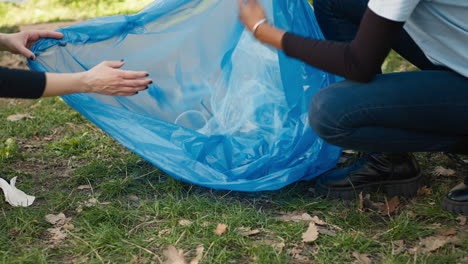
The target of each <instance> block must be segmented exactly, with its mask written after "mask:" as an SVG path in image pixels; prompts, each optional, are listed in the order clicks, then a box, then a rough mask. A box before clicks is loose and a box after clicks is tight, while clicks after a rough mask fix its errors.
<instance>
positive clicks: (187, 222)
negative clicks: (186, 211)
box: [179, 219, 192, 226]
mask: <svg viewBox="0 0 468 264" xmlns="http://www.w3.org/2000/svg"><path fill="white" fill-rule="evenodd" d="M191 224H192V221H190V220H187V219H182V220H180V221H179V225H181V226H189V225H191Z"/></svg>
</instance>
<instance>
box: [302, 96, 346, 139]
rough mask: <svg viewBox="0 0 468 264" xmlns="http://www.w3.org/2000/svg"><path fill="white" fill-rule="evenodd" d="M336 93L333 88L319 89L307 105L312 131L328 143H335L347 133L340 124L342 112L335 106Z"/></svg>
mask: <svg viewBox="0 0 468 264" xmlns="http://www.w3.org/2000/svg"><path fill="white" fill-rule="evenodd" d="M335 99H336V95H335V94H334V91H333V90H330V89H322V90H319V91H318V92H317V93H316V94H315V95H314V97H313V98H312V100H311V102H310V105H309V124H310V126H311V128H312V130H314V132H315V133H316V134H317V135H318V136H319V137H320V138H322V139H323V140H325V141H327V142H328V143H332V144H333V143H335V144H336V142H338V141H340V140H341V138H342V137H343V136H344V135H346V134H347V129H346V128H345V127H342V126H340V124H339V121H340V119H341V118H342V115H343V113H342V112H341V111H339V110H338V108H337V107H336V105H337V102H336V100H335Z"/></svg>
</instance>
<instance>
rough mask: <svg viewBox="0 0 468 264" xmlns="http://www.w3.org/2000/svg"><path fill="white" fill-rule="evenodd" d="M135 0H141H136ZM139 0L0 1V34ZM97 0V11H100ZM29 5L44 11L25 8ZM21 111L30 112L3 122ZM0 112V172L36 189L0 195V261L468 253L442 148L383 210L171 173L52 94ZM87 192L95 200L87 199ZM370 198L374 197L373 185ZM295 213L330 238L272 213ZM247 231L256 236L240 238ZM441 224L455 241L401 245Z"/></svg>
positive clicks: (445, 257) (296, 259) (399, 65)
mask: <svg viewBox="0 0 468 264" xmlns="http://www.w3.org/2000/svg"><path fill="white" fill-rule="evenodd" d="M137 2H138V4H137V5H138V6H136V5H134V4H133V3H137ZM147 2H149V1H110V0H108V1H91V0H81V1H78V0H75V1H58V0H50V1H45V0H31V1H29V2H28V3H27V4H24V5H13V4H6V3H0V26H3V27H4V28H2V30H4V31H3V32H5V31H6V30H9V31H15V30H17V26H18V24H21V23H36V22H45V21H57V20H70V19H77V18H87V17H93V16H101V15H111V14H116V13H128V12H134V11H136V10H138V9H140V8H141V7H143V6H144V5H145V3H147ZM104 4H105V5H106V8H105V9H103V8H100V7H102V6H103V5H104ZM83 7H87V8H83ZM88 7H89V8H88ZM33 9H34V10H48V11H47V14H45V12H39V11H34V12H28V10H33ZM413 69H415V68H414V66H412V65H410V64H409V63H407V62H405V61H404V60H402V59H401V57H399V56H398V55H397V54H395V53H392V54H391V55H390V56H389V58H388V59H387V61H386V63H385V64H384V66H383V71H384V72H393V71H399V70H413ZM18 113H21V114H29V115H30V116H32V117H33V118H32V119H25V120H21V121H17V122H9V121H6V118H7V117H8V116H10V115H12V114H18ZM0 120H1V121H0V174H1V175H2V176H4V177H5V178H12V177H15V176H18V177H19V178H18V184H17V185H18V186H19V188H20V189H22V190H24V191H25V192H26V193H29V194H33V195H35V196H36V201H35V203H34V205H33V206H32V207H29V208H14V207H11V206H9V205H8V204H7V203H6V202H5V201H4V200H3V198H1V197H0V198H1V199H0V263H34V264H36V263H160V262H161V261H164V257H163V250H164V249H166V248H167V246H169V245H175V246H176V247H177V248H178V249H183V250H184V252H185V255H186V257H187V259H191V258H192V257H194V256H195V254H196V253H195V249H196V248H197V246H199V245H203V246H204V249H205V251H204V254H205V255H204V256H203V259H202V263H352V262H354V261H355V260H356V257H355V254H356V253H360V254H366V255H368V256H369V257H370V259H371V260H372V261H373V263H463V262H467V260H468V253H467V251H466V248H468V239H467V238H468V237H467V232H466V231H467V229H466V225H465V226H461V225H460V224H459V220H457V216H456V215H452V214H449V213H447V212H445V211H443V210H442V209H441V208H440V206H439V204H440V201H441V199H442V198H443V196H444V195H445V194H446V192H447V191H448V190H449V189H450V187H452V186H453V185H454V184H456V183H458V182H459V181H460V180H461V175H460V174H459V173H458V172H457V173H456V174H455V175H453V176H450V177H444V176H439V177H437V176H434V175H433V174H432V173H431V171H432V170H433V169H434V167H435V166H439V165H440V166H444V167H451V168H454V164H453V163H451V162H450V160H448V159H446V158H445V157H444V156H442V155H439V154H434V155H428V154H424V153H418V154H417V156H418V159H419V161H420V162H421V164H422V166H423V172H424V173H425V174H426V175H427V176H428V177H429V182H431V185H430V189H431V190H432V193H431V194H426V195H419V196H417V197H415V198H412V199H407V200H404V199H402V201H401V204H400V206H399V209H398V210H397V211H396V212H395V213H394V214H392V215H390V216H388V215H385V214H381V213H379V212H375V211H372V210H365V211H362V210H361V209H360V207H359V204H358V202H341V201H333V200H323V199H320V198H317V197H315V196H314V194H313V192H311V191H310V190H309V188H311V187H312V186H313V185H312V183H296V184H292V185H291V186H288V187H286V188H283V189H282V190H278V191H272V192H259V193H239V192H227V191H216V190H211V189H207V188H203V187H199V186H194V185H191V184H187V183H183V182H180V181H177V180H174V179H172V178H171V177H169V176H167V175H166V174H165V173H164V172H162V171H160V170H159V169H157V168H155V167H153V166H152V165H151V164H149V163H147V162H145V161H144V160H142V159H141V158H140V157H138V156H137V155H135V154H133V153H131V152H130V151H128V150H126V149H125V148H123V147H122V146H121V145H119V144H118V143H117V142H116V141H114V140H113V139H112V138H110V137H109V136H107V135H106V134H105V133H104V132H102V131H101V130H100V129H98V128H97V127H96V126H95V125H93V124H91V123H90V122H89V121H87V120H86V119H85V118H84V117H82V116H81V115H80V114H78V113H77V112H75V111H74V110H72V109H71V108H70V107H68V106H67V105H66V104H65V103H64V102H63V101H62V100H61V99H59V98H49V99H39V100H30V101H27V100H0ZM83 185H87V186H90V187H91V188H84V189H83ZM80 186H81V187H80ZM92 198H95V199H97V201H98V202H96V203H92V202H90V199H92ZM373 199H374V200H376V199H377V200H380V201H381V200H383V197H382V195H381V194H373ZM292 211H302V212H307V213H309V214H310V215H312V216H318V217H320V219H323V220H324V221H326V222H327V223H328V224H329V225H328V226H327V228H328V230H329V231H330V230H333V231H334V232H335V233H336V235H333V232H332V233H328V234H320V235H319V237H318V239H317V240H316V241H314V242H312V243H303V242H301V236H302V233H303V232H304V231H305V230H306V229H307V223H305V222H283V221H280V220H278V215H279V214H282V213H286V212H292ZM58 213H64V214H65V215H66V216H67V217H69V218H70V219H71V220H70V223H71V224H73V228H69V229H67V230H68V231H67V232H68V233H67V237H66V238H65V239H64V240H62V241H60V242H55V243H54V241H53V240H52V237H51V235H50V233H49V232H48V229H49V228H52V227H53V226H52V225H51V224H49V223H47V222H46V220H45V216H46V215H47V214H58ZM181 220H189V221H190V222H191V224H190V225H187V224H181V222H180V221H181ZM219 223H224V224H227V226H228V228H227V232H226V233H225V234H223V235H216V234H215V232H214V230H215V228H216V226H217V225H218V224H219ZM331 225H334V226H337V227H338V228H331ZM246 229H247V230H255V229H257V230H259V231H260V233H259V234H256V235H253V236H246V235H243V230H246ZM446 230H455V235H454V236H455V237H458V241H457V242H454V243H449V244H446V245H445V246H443V247H441V248H439V249H437V250H434V251H432V252H429V253H427V254H412V253H411V252H410V250H409V249H411V248H412V247H414V246H416V245H417V244H418V242H419V241H420V239H421V238H426V237H433V236H436V235H437V234H439V233H440V232H443V231H446ZM402 243H403V245H402ZM353 253H354V255H353ZM155 255H157V257H156V256H155Z"/></svg>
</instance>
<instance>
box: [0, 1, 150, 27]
mask: <svg viewBox="0 0 468 264" xmlns="http://www.w3.org/2000/svg"><path fill="white" fill-rule="evenodd" d="M151 2H153V1H152V0H141V1H132V0H30V1H27V2H25V3H23V4H13V3H3V2H2V3H0V30H5V31H6V32H5V33H8V32H9V31H11V29H10V28H9V27H7V26H14V25H19V24H35V23H44V22H57V21H71V20H76V19H88V18H93V17H100V16H110V15H116V14H131V13H136V12H138V11H140V10H141V9H142V8H143V7H145V6H146V5H148V4H149V3H151ZM0 32H4V31H0Z"/></svg>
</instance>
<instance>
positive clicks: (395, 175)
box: [315, 153, 424, 200]
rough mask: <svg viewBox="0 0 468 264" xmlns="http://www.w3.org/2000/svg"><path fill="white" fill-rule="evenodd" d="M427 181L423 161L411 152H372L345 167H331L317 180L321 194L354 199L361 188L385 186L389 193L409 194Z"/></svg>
mask: <svg viewBox="0 0 468 264" xmlns="http://www.w3.org/2000/svg"><path fill="white" fill-rule="evenodd" d="M423 185H424V177H423V176H422V175H421V172H420V169H419V165H418V163H417V161H416V159H415V158H414V156H413V155H412V154H410V153H370V154H366V155H364V156H363V157H361V158H360V159H359V160H357V161H356V162H355V163H354V164H352V165H351V166H349V167H347V168H344V169H335V170H331V171H328V172H326V173H324V174H322V176H320V178H319V179H318V181H317V185H316V188H315V190H316V192H317V194H319V195H321V196H328V197H331V198H340V199H345V200H352V199H355V198H356V197H357V195H358V194H359V193H360V192H363V193H364V194H365V193H369V192H373V191H376V190H378V189H379V188H381V189H382V190H383V191H384V192H385V193H386V194H387V195H388V196H389V197H393V196H403V197H408V196H412V195H414V194H416V192H417V191H418V189H419V187H421V186H423Z"/></svg>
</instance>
